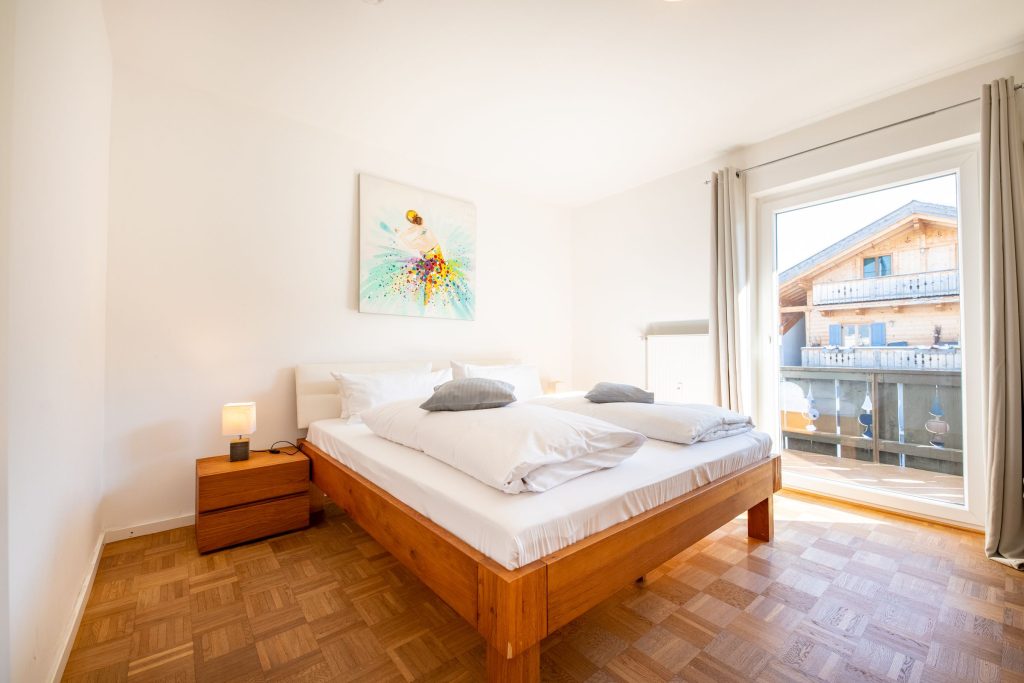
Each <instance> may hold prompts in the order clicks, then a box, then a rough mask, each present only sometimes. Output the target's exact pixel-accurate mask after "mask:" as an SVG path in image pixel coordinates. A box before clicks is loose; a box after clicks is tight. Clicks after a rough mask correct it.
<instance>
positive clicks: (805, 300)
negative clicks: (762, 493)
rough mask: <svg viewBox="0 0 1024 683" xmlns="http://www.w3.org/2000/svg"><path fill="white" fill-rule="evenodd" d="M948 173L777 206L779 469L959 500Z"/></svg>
mask: <svg viewBox="0 0 1024 683" xmlns="http://www.w3.org/2000/svg"><path fill="white" fill-rule="evenodd" d="M956 181H957V179H956V176H955V175H949V176H942V177H939V178H932V179H929V180H925V181H921V182H917V183H911V184H908V185H903V186H898V187H893V188H889V189H886V190H881V191H879V192H871V193H866V194H863V195H859V196H854V197H847V198H844V199H840V200H836V201H832V202H826V203H823V204H819V205H814V206H807V207H801V208H799V209H794V210H792V211H787V212H783V213H781V214H777V215H776V246H777V265H778V268H779V278H778V282H779V292H778V294H779V306H780V308H783V307H784V308H787V309H788V310H789V311H791V312H790V313H787V314H786V315H788V316H790V318H789V319H787V322H788V323H789V324H788V325H785V326H784V327H783V329H785V330H786V331H785V332H784V333H783V340H782V344H783V347H784V357H785V358H787V359H791V361H790V362H787V363H786V369H785V370H783V371H781V372H782V383H781V386H780V398H781V401H780V405H781V406H782V416H781V417H782V444H783V467H784V468H785V469H786V470H787V471H791V472H794V473H800V474H802V475H805V476H810V477H816V478H822V479H839V480H841V481H843V482H845V483H851V484H855V485H858V486H865V487H871V488H877V489H884V490H888V491H893V492H898V493H901V494H910V495H915V496H921V497H926V498H932V499H936V500H942V501H945V502H951V503H955V504H960V505H962V504H963V501H964V489H963V472H964V453H963V401H962V397H961V374H960V373H961V367H962V366H961V351H960V348H959V346H958V344H957V340H958V339H959V336H960V334H959V333H960V329H961V322H960V304H959V295H960V279H959V272H958V271H957V264H956V259H955V258H943V255H944V254H956V253H957V249H958V246H957V240H958V238H959V232H958V221H957V206H956V202H957V189H956V186H957V182H956ZM890 214H892V216H893V217H894V218H893V220H895V221H898V222H899V224H898V225H897V224H895V223H893V224H888V225H883V223H884V221H881V220H879V219H881V218H883V217H885V216H888V215H890ZM910 216H913V217H914V220H912V221H907V220H905V219H906V218H908V217H910ZM855 234H856V235H857V239H860V240H861V242H860V243H856V242H851V239H850V238H851V236H853V235H855ZM878 250H885V251H887V252H889V253H885V254H878ZM868 254H870V255H868ZM793 311H796V312H793ZM796 316H799V318H800V319H799V320H797V321H795V323H796V324H794V320H793V319H792V318H793V317H796ZM837 346H838V347H839V348H837ZM796 359H799V361H800V363H799V365H794V363H793V362H792V361H794V360H796Z"/></svg>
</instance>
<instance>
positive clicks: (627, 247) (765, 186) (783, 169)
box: [573, 53, 1024, 387]
mask: <svg viewBox="0 0 1024 683" xmlns="http://www.w3.org/2000/svg"><path fill="white" fill-rule="evenodd" d="M1008 75H1015V76H1016V77H1017V81H1018V82H1021V81H1022V80H1024V53H1017V54H1014V55H1010V56H1007V57H1004V58H1001V59H998V60H995V61H993V62H990V63H988V64H984V65H981V66H978V67H975V68H972V69H968V70H965V71H963V72H959V73H956V74H953V75H950V76H946V77H944V78H941V79H938V80H935V81H933V82H930V83H927V84H925V85H922V86H919V87H916V88H913V89H910V90H907V91H904V92H901V93H898V94H896V95H893V96H891V97H887V98H884V99H882V100H879V101H877V102H874V103H871V104H868V105H865V106H862V107H859V108H857V109H854V110H851V111H848V112H845V113H842V114H838V115H836V116H834V117H831V118H828V119H826V120H824V121H821V122H819V123H815V124H813V125H809V126H806V127H804V128H800V129H798V130H796V131H792V132H790V133H786V134H785V135H780V136H778V137H776V138H772V139H770V140H766V141H764V142H760V143H757V144H754V145H750V146H748V147H744V148H739V149H737V150H734V151H733V152H731V153H730V154H729V155H727V156H723V157H720V158H718V159H715V160H712V161H711V162H708V163H705V164H699V165H697V166H694V167H693V168H690V169H687V170H685V171H681V172H679V173H675V174H673V175H670V176H666V177H664V178H661V179H659V180H656V181H654V182H651V183H647V184H645V185H642V186H640V187H637V188H634V189H631V190H629V191H626V192H623V193H621V194H618V195H615V196H612V197H609V198H607V199H604V200H602V201H600V202H596V203H594V204H591V205H588V206H585V207H582V208H579V209H576V210H575V211H574V213H573V226H574V229H573V250H574V260H573V263H574V268H575V270H574V274H573V297H574V301H575V308H574V315H573V341H574V345H573V353H574V357H573V361H574V365H573V368H574V371H573V383H574V384H575V385H576V386H577V387H589V386H591V385H592V384H594V382H597V381H600V380H619V381H625V382H630V383H634V384H643V380H644V373H643V369H644V346H643V343H642V342H641V340H640V335H641V333H642V331H643V329H644V328H645V326H647V325H648V324H650V323H654V322H658V321H663V320H689V319H703V318H707V317H708V310H709V308H708V305H709V302H708V277H709V272H708V267H709V263H708V248H709V230H710V227H709V222H710V194H709V190H708V187H707V185H705V184H704V180H705V179H707V178H708V177H709V175H710V171H711V170H713V169H715V168H720V167H722V166H723V165H725V164H726V163H729V164H731V165H734V166H737V167H739V168H745V167H749V166H752V165H755V164H759V163H762V162H764V161H768V160H770V159H774V158H778V157H782V156H785V155H788V154H792V153H795V152H798V151H801V150H805V149H809V148H811V147H815V146H817V145H820V144H823V143H826V142H829V141H832V140H837V139H841V138H844V137H846V136H849V135H853V134H856V133H859V132H862V131H865V130H870V129H872V128H875V127H877V126H881V125H884V124H887V123H891V122H893V121H898V120H900V119H904V118H907V117H910V116H915V115H917V114H921V113H924V112H927V111H930V110H933V109H936V108H939V107H943V106H946V105H949V104H954V103H957V102H962V101H964V100H968V99H971V98H974V97H977V96H978V95H979V94H980V91H981V84H982V83H984V82H988V81H990V80H992V79H994V78H998V77H1001V76H1008ZM761 106H770V103H769V102H752V103H751V110H752V111H756V110H757V108H758V107H761ZM979 118H980V107H979V105H978V104H977V103H975V104H971V105H966V106H963V107H959V108H957V109H955V110H951V111H949V112H946V113H943V114H938V115H936V116H932V117H927V118H924V119H921V120H919V121H915V122H913V123H909V124H906V125H902V126H898V127H895V128H892V129H889V130H887V131H884V132H880V133H877V134H873V135H872V136H870V137H866V138H860V139H858V140H855V141H851V142H847V143H843V144H841V145H836V146H833V147H829V148H827V149H824V150H820V151H818V152H814V153H812V154H807V155H803V156H800V157H797V158H795V159H792V160H790V161H786V162H782V163H779V164H774V165H772V166H768V167H765V168H763V169H758V170H755V171H751V172H750V173H748V174H747V180H746V182H747V190H748V192H750V193H763V192H766V191H768V190H773V191H774V190H775V189H777V188H781V187H786V186H788V185H789V184H792V183H798V182H803V181H805V180H806V179H808V178H812V177H821V176H824V175H826V174H829V173H833V172H836V171H839V170H842V169H845V168H847V167H850V166H853V165H858V164H864V163H867V162H870V161H872V160H875V159H878V158H881V157H887V156H891V155H896V154H899V153H902V152H907V151H909V150H913V149H917V148H922V147H926V146H929V145H934V144H937V143H941V142H944V141H947V140H952V139H956V138H960V137H962V136H965V135H970V134H972V133H977V132H978V130H979V128H980V123H979Z"/></svg>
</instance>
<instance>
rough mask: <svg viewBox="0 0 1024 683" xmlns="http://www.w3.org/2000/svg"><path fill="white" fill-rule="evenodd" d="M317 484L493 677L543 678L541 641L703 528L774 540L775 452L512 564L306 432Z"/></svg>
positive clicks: (673, 552)
mask: <svg viewBox="0 0 1024 683" xmlns="http://www.w3.org/2000/svg"><path fill="white" fill-rule="evenodd" d="M299 447H300V448H301V450H302V452H303V453H305V454H306V455H307V456H309V459H310V461H311V466H312V477H313V483H314V484H316V486H317V487H319V488H320V490H321V491H323V492H324V493H326V494H327V495H328V496H329V497H330V498H331V500H333V501H334V502H335V503H337V504H338V506H340V507H342V508H344V509H345V511H346V512H347V513H348V514H349V516H350V517H352V519H354V520H355V521H356V522H357V523H358V524H359V526H361V527H362V528H363V529H365V530H366V532H367V533H369V534H370V535H371V536H373V538H374V539H376V540H377V542H378V543H380V544H381V545H382V546H383V547H384V548H386V549H387V550H388V552H390V553H391V554H393V555H394V556H395V557H396V558H398V560H399V561H401V562H402V563H403V564H404V565H405V566H406V567H408V568H409V569H410V570H411V571H412V572H413V573H414V574H415V575H416V576H417V577H419V579H420V580H421V581H423V583H425V584H426V585H427V586H428V587H429V588H430V589H431V590H433V591H434V592H435V593H436V594H437V595H438V596H439V597H440V598H441V599H442V600H444V601H445V602H446V603H448V605H450V606H451V607H452V609H454V610H455V611H456V612H458V613H459V615H461V616H462V617H463V618H464V619H465V620H466V621H468V622H469V623H470V624H471V625H473V626H474V627H475V628H476V629H477V630H478V631H479V632H480V633H481V634H482V635H483V637H484V639H485V640H486V641H487V643H488V647H487V678H488V680H490V681H502V682H504V681H507V682H513V681H516V682H518V681H531V682H532V681H539V680H540V642H541V640H542V639H543V638H544V637H545V636H547V635H548V634H550V633H553V632H554V631H555V630H556V629H558V628H560V627H562V626H564V625H565V624H567V623H569V622H570V621H571V620H573V619H575V618H576V617H578V616H579V615H581V614H583V613H584V612H586V611H587V610H588V609H590V608H591V607H593V606H595V605H597V604H598V603H600V602H601V601H603V600H605V599H606V598H608V597H609V596H611V595H612V594H613V593H615V592H616V591H618V590H619V589H620V588H622V587H623V586H625V585H627V584H629V583H630V582H632V581H634V580H635V579H637V577H642V576H643V575H644V574H646V573H647V572H649V571H651V570H653V569H655V568H656V567H658V566H659V565H661V564H662V563H664V562H665V561H667V560H668V559H670V558H672V557H673V556H675V555H677V554H678V553H680V552H681V551H683V550H685V549H686V548H688V547H689V546H691V545H692V544H694V543H696V542H697V541H699V540H700V539H702V538H704V537H705V536H706V535H708V534H709V533H711V532H712V531H714V530H715V529H718V528H719V527H721V526H722V525H724V524H726V523H728V522H729V521H731V520H732V519H734V518H735V517H736V516H737V515H739V514H741V513H743V512H744V511H746V512H747V533H748V535H749V536H751V537H752V538H756V539H759V540H762V541H770V540H772V534H773V531H774V520H773V513H772V495H773V494H774V492H775V491H778V490H779V488H780V486H781V465H780V459H779V457H778V456H774V457H772V458H770V459H768V460H765V461H763V462H759V463H757V464H754V465H751V466H749V467H746V468H744V469H742V470H739V471H737V472H734V473H733V474H730V475H728V476H726V477H723V478H721V479H717V480H715V481H713V482H711V483H710V484H707V485H705V486H702V487H700V488H698V489H695V490H693V491H691V492H690V493H687V494H685V495H682V496H680V497H678V498H674V499H673V500H670V501H668V502H667V503H665V504H663V505H661V506H659V507H657V508H654V509H653V510H649V511H647V512H645V513H643V514H641V515H638V516H636V517H633V518H631V519H628V520H626V521H624V522H621V523H619V524H616V525H615V526H613V527H611V528H609V529H605V530H604V531H602V532H600V533H597V534H594V535H593V536H589V537H587V538H585V539H583V540H582V541H579V542H577V543H574V544H572V545H570V546H568V547H567V548H563V549H562V550H559V551H558V552H554V553H551V554H550V555H546V556H545V557H542V558H541V559H539V560H537V561H536V562H532V563H530V564H528V565H526V566H524V567H520V568H519V569H516V570H508V569H505V568H504V567H502V566H501V565H500V564H498V563H497V562H495V561H494V560H492V559H490V558H489V557H487V556H485V555H484V554H483V553H481V552H480V551H478V550H476V549H474V548H472V547H471V546H469V545H468V544H467V543H465V542H464V541H462V540H461V539H459V538H457V537H456V536H454V535H453V534H451V533H450V532H448V531H446V530H445V529H443V528H441V527H440V526H438V525H437V524H435V523H434V522H432V521H430V520H429V519H427V518H426V517H424V516H423V515H421V514H420V513H418V512H416V511H415V510H413V509H412V508H410V507H409V506H408V505H406V504H404V503H403V502H402V501H400V500H398V499H397V498H395V497H394V496H392V495H391V494H389V493H388V492H387V491H384V490H383V489H381V488H380V487H378V486H376V485H375V484H373V483H372V482H370V481H369V480H367V479H365V478H363V477H362V476H360V475H359V474H357V473H355V472H353V471H352V470H350V469H349V468H347V467H345V466H344V465H342V464H341V463H340V462H338V461H337V460H335V459H334V458H332V457H330V456H329V455H327V454H326V453H324V452H323V451H321V450H320V449H319V448H317V447H316V446H314V445H313V444H311V443H310V442H308V441H306V440H304V439H303V440H300V441H299Z"/></svg>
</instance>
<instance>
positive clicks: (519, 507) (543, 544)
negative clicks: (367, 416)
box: [306, 419, 771, 569]
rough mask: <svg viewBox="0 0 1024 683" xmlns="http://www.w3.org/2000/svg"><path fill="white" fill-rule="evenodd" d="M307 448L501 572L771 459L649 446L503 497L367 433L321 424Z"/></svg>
mask: <svg viewBox="0 0 1024 683" xmlns="http://www.w3.org/2000/svg"><path fill="white" fill-rule="evenodd" d="M306 438H307V439H308V440H309V441H310V442H312V443H313V444H314V445H316V446H317V447H318V448H320V449H321V450H322V451H324V452H325V453H327V454H329V455H330V456H332V457H334V458H336V459H337V460H339V461H340V462H341V463H342V464H344V465H345V466H346V467H348V468H349V469H352V470H354V471H355V472H357V473H359V474H360V475H362V476H364V477H366V478H367V479H369V480H370V481H372V482H373V483H374V484H376V485H377V486H379V487H381V488H382V489H384V490H385V491H387V492H388V493H390V494H391V495H393V496H395V497H396V498H398V499H399V500H401V501H402V502H404V503H405V504H406V505H408V506H409V507H411V508H413V509H414V510H416V511H417V512H419V513H420V514H422V515H424V516H426V517H428V518H430V519H431V520H433V521H434V522H435V523H437V524H439V525H440V526H442V527H444V528H445V529H447V530H448V531H450V532H451V533H453V534H455V535H456V536H458V537H459V538H461V539H462V540H463V541H465V542H466V543H468V544H469V545H471V546H473V547H474V548H476V549H477V550H479V551H480V552H482V553H484V554H485V555H487V556H488V557H490V558H491V559H493V560H495V561H497V562H498V563H499V564H502V565H504V566H505V567H507V568H508V569H516V568H517V567H521V566H523V565H526V564H529V563H530V562H533V561H534V560H537V559H539V558H541V557H543V556H545V555H547V554H549V553H553V552H555V551H556V550H560V549H562V548H564V547H566V546H569V545H571V544H573V543H575V542H577V541H579V540H582V539H584V538H586V537H587V536H589V535H591V534H594V533H597V532H598V531H602V530H604V529H607V528H608V527H610V526H613V525H615V524H618V523H619V522H622V521H625V520H627V519H629V518H630V517H634V516H636V515H638V514H640V513H642V512H645V511H647V510H650V509H652V508H655V507H657V506H659V505H661V504H662V503H665V502H666V501H668V500H671V499H672V498H676V497H678V496H681V495H682V494H684V493H687V492H688V491H691V490H693V489H695V488H698V487H700V486H703V485H705V484H707V483H710V482H711V481H714V480H715V479H718V478H720V477H723V476H725V475H727V474H729V473H731V472H735V471H736V470H739V469H742V468H744V467H746V466H747V465H751V464H753V463H755V462H757V461H758V460H762V459H764V458H767V457H768V456H769V455H770V450H771V438H770V437H769V436H768V435H767V434H764V433H762V432H748V433H746V434H741V435H739V436H732V437H729V438H726V439H720V440H718V441H710V442H707V443H698V444H694V445H692V446H683V445H679V444H673V443H667V442H665V441H655V440H653V439H651V440H649V441H648V442H647V443H645V444H644V445H643V447H641V449H640V450H639V451H638V452H637V453H636V455H634V456H633V457H631V458H629V459H628V460H626V461H625V462H623V463H622V464H621V465H619V466H618V467H615V468H613V469H608V470H602V471H599V472H593V473H591V474H587V475H584V476H582V477H579V478H578V479H574V480H573V481H570V482H568V483H566V484H562V485H561V486H558V487H556V488H554V489H551V490H550V491H546V492H544V493H520V494H517V495H509V494H506V493H502V492H501V491H498V490H497V489H493V488H491V487H489V486H487V485H485V484H483V483H481V482H479V481H477V480H476V479H474V478H473V477H470V476H469V475H467V474H463V473H462V472H460V471H459V470H456V469H455V468H453V467H450V466H449V465H446V464H444V463H442V462H440V461H438V460H435V459H433V458H431V457H430V456H429V455H426V454H425V453H421V452H420V451H416V450H413V449H411V448H407V447H405V446H402V445H400V444H397V443H394V442H392V441H388V440H387V439H383V438H381V437H379V436H377V435H376V434H374V433H373V432H371V431H370V429H369V428H368V427H367V426H366V425H364V424H348V423H346V422H345V421H343V420H340V419H334V420H318V421H316V422H314V423H312V424H311V425H310V426H309V433H308V435H307V437H306Z"/></svg>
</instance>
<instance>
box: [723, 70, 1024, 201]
mask: <svg viewBox="0 0 1024 683" xmlns="http://www.w3.org/2000/svg"><path fill="white" fill-rule="evenodd" d="M1021 88H1024V83H1022V84H1020V85H1015V86H1013V89H1014V90H1020V89H1021ZM980 100H981V97H980V96H978V97H975V98H973V99H970V100H964V101H963V102H957V103H956V104H950V105H948V106H945V107H941V108H939V109H933V110H932V111H929V112H925V113H924V114H918V115H917V116H911V117H910V118H907V119H902V120H900V121H894V122H892V123H887V124H885V125H884V126H879V127H877V128H872V129H871V130H865V131H863V132H861V133H854V134H853V135H848V136H846V137H845V138H839V139H838V140H833V141H832V142H826V143H823V144H820V145H818V146H816V147H810V148H808V149H804V150H801V151H799V152H793V153H792V154H787V155H786V156H784V157H779V158H778V159H772V160H771V161H765V162H762V163H760V164H754V165H753V166H748V167H747V168H743V169H740V170H738V171H736V177H737V178H738V177H739V176H740V173H746V172H747V171H753V170H754V169H755V168H761V167H763V166H771V165H772V164H777V163H779V162H780V161H786V160H787V159H792V158H793V157H798V156H801V155H803V154H808V153H810V152H816V151H818V150H819V149H824V148H825V147H831V146H832V145H838V144H839V143H841V142H847V141H849V140H856V139H857V138H861V137H864V136H865V135H871V134H872V133H877V132H878V131H880V130H886V129H887V128H892V127H894V126H900V125H903V124H904V123H910V122H911V121H917V120H918V119H923V118H926V117H928V116H934V115H935V114H941V113H942V112H944V111H949V110H950V109H956V108H957V107H962V106H964V105H965V104H971V103H973V102H978V101H980ZM704 184H705V185H710V184H711V181H710V180H705V181H704Z"/></svg>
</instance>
